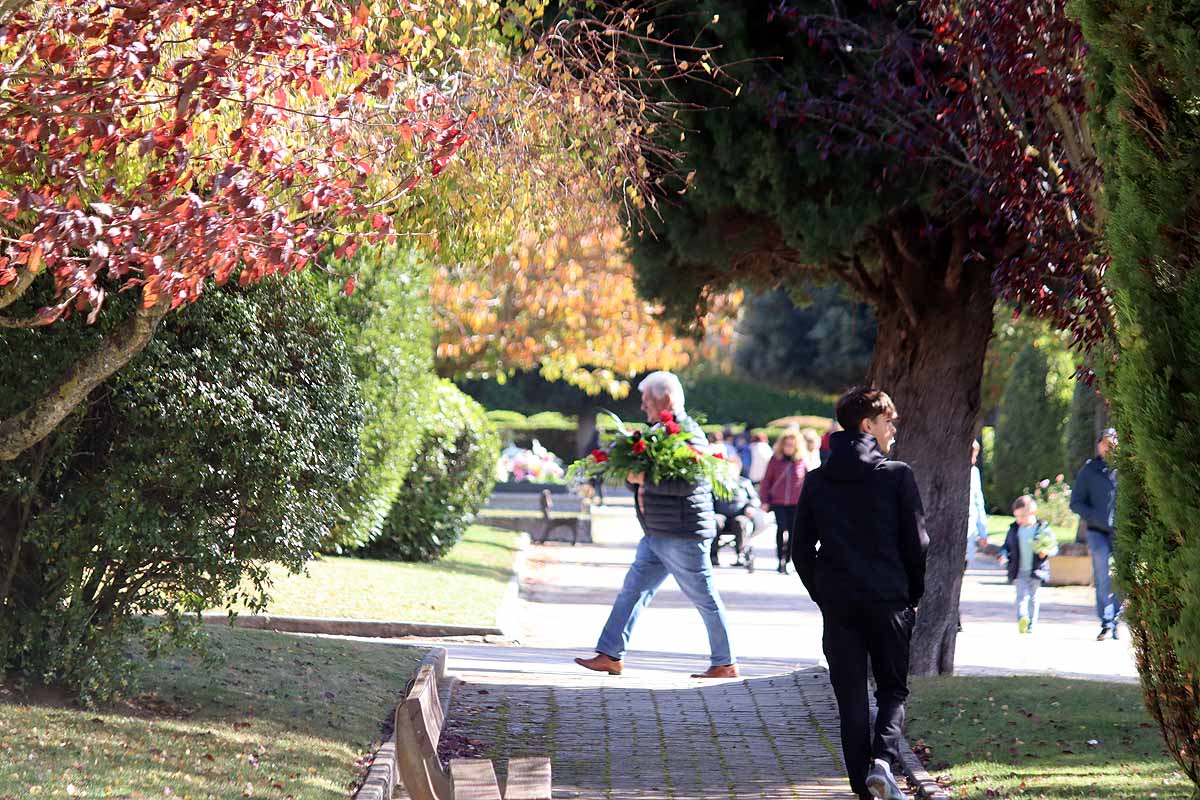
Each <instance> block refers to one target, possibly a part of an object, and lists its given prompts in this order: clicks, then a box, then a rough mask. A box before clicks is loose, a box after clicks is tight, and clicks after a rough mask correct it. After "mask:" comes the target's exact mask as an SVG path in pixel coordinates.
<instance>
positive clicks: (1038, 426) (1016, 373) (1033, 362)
mask: <svg viewBox="0 0 1200 800" xmlns="http://www.w3.org/2000/svg"><path fill="white" fill-rule="evenodd" d="M1051 371H1052V364H1051V360H1050V359H1049V358H1048V357H1047V353H1046V350H1045V348H1042V347H1038V346H1037V345H1036V344H1034V343H1030V344H1027V345H1026V346H1025V348H1024V349H1023V350H1021V353H1020V354H1019V355H1018V356H1017V361H1016V363H1015V364H1014V365H1013V370H1012V374H1011V375H1010V376H1009V379H1008V384H1007V385H1006V386H1005V388H1004V396H1003V398H1002V399H1001V401H1000V419H999V422H998V424H997V425H996V444H995V455H994V456H993V459H992V475H991V483H992V486H994V487H995V496H994V497H993V502H995V503H997V504H999V505H1000V506H1002V507H1005V508H1007V507H1008V506H1009V504H1010V503H1012V501H1013V500H1015V499H1016V498H1017V497H1018V496H1019V495H1021V494H1023V493H1024V492H1026V491H1027V490H1030V489H1032V488H1033V486H1034V485H1035V484H1036V483H1037V482H1038V481H1040V480H1042V479H1043V478H1049V479H1050V480H1054V477H1055V476H1056V475H1058V474H1059V473H1061V472H1062V471H1063V463H1064V460H1065V456H1064V455H1063V429H1064V426H1065V424H1066V417H1067V403H1066V401H1065V399H1064V398H1063V397H1062V396H1061V395H1060V394H1059V393H1058V392H1057V391H1056V390H1055V387H1054V384H1053V381H1052V379H1051Z"/></svg>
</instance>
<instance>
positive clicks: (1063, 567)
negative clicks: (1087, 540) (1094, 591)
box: [1048, 548, 1092, 586]
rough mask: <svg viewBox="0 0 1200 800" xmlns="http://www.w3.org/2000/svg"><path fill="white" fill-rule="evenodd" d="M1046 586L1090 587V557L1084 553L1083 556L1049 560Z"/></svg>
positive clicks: (1056, 557)
mask: <svg viewBox="0 0 1200 800" xmlns="http://www.w3.org/2000/svg"><path fill="white" fill-rule="evenodd" d="M1085 550H1086V548H1085ZM1048 585H1049V586H1091V585H1092V557H1091V556H1089V555H1087V554H1086V552H1085V554H1084V555H1072V554H1066V555H1057V556H1053V557H1052V558H1051V559H1050V583H1049V584H1048Z"/></svg>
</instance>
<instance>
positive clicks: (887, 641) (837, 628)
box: [822, 602, 916, 796]
mask: <svg viewBox="0 0 1200 800" xmlns="http://www.w3.org/2000/svg"><path fill="white" fill-rule="evenodd" d="M822 614H823V616H824V618H825V638H824V642H823V644H824V648H825V659H826V660H827V661H828V662H829V680H830V682H832V683H833V693H834V695H835V696H836V697H837V704H838V715H839V716H840V717H841V720H842V754H843V755H844V756H845V759H846V771H847V773H849V776H850V788H851V789H852V790H854V792H855V793H857V794H858V795H859V796H865V795H866V794H867V784H866V780H867V770H869V769H870V767H871V762H872V760H873V759H876V758H881V759H883V760H884V761H887V762H888V763H890V764H892V765H896V764H899V763H900V747H901V743H900V742H901V736H902V734H903V728H904V701H905V700H907V699H908V653H909V642H910V641H911V639H912V631H913V624H914V623H915V622H916V612H914V611H913V610H912V609H910V608H903V607H894V606H893V607H888V606H883V607H879V606H861V605H859V604H856V603H853V602H849V603H844V604H842V605H840V606H839V607H837V608H833V607H830V608H828V609H825V608H823V609H822ZM868 656H870V659H871V670H872V672H873V673H874V675H875V704H876V706H877V708H878V714H877V716H876V718H875V730H874V732H873V734H872V730H871V711H870V706H869V704H868V702H867V657H868Z"/></svg>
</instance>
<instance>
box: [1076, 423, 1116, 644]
mask: <svg viewBox="0 0 1200 800" xmlns="http://www.w3.org/2000/svg"><path fill="white" fill-rule="evenodd" d="M1116 449H1117V431H1116V429H1115V428H1106V429H1105V430H1104V432H1103V433H1101V434H1100V441H1099V442H1097V443H1096V457H1095V458H1093V459H1090V460H1089V461H1088V462H1087V463H1086V464H1084V465H1083V469H1081V470H1079V474H1078V475H1076V476H1075V486H1074V487H1072V489H1071V510H1072V511H1074V512H1075V513H1076V514H1078V515H1079V516H1080V517H1081V518H1082V519H1083V523H1084V524H1085V525H1087V544H1088V552H1089V553H1091V555H1092V577H1093V578H1094V579H1095V580H1094V583H1095V585H1096V616H1098V617H1099V618H1100V633H1099V635H1098V636H1096V641H1098V642H1102V641H1104V640H1105V639H1107V638H1108V637H1109V636H1112V638H1114V639H1116V638H1117V623H1118V622H1119V621H1120V618H1121V596H1120V595H1119V594H1118V593H1117V592H1116V591H1114V590H1113V585H1112V575H1111V569H1112V567H1111V565H1110V562H1111V561H1112V553H1113V539H1114V538H1115V537H1116V528H1115V527H1114V523H1115V518H1116V513H1117V471H1116V470H1115V469H1113V468H1112V467H1111V466H1110V465H1109V463H1108V459H1109V458H1110V457H1111V455H1112V453H1113V451H1114V450H1116Z"/></svg>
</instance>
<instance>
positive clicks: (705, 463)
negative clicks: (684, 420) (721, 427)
mask: <svg viewBox="0 0 1200 800" xmlns="http://www.w3.org/2000/svg"><path fill="white" fill-rule="evenodd" d="M609 416H611V417H612V418H613V420H615V421H616V423H617V433H616V435H615V436H614V437H613V440H612V441H611V442H609V443H608V445H607V446H606V447H604V448H602V449H597V450H593V451H592V452H591V453H590V454H588V456H587V457H586V458H581V459H579V460H578V461H576V462H575V463H574V464H572V465H571V466H570V468H569V469H568V470H567V477H568V479H571V480H575V481H580V480H593V479H596V478H600V479H601V480H605V481H614V482H615V481H624V480H625V479H626V478H628V477H629V476H630V475H632V474H634V473H638V472H640V473H642V474H644V475H645V476H646V482H647V483H662V482H663V481H667V480H683V481H687V482H689V483H700V482H701V481H705V480H707V481H708V482H709V483H710V484H712V488H713V493H714V494H716V495H717V496H718V497H721V498H729V497H732V496H733V493H734V491H735V490H736V489H737V485H738V471H737V469H736V468H735V467H734V465H733V464H732V463H730V462H729V461H727V460H725V456H724V454H723V453H707V452H704V451H702V450H700V449H698V448H696V447H695V446H693V445H692V443H691V438H692V435H691V434H690V433H688V432H687V431H685V430H683V429H682V428H680V426H679V423H678V422H676V421H675V415H674V414H672V413H671V412H670V411H664V412H662V414H661V415H659V421H658V423H657V424H656V425H653V426H652V427H651V428H650V429H649V430H646V431H640V430H630V429H628V428H626V427H625V423H623V422H621V420H620V418H619V417H617V416H616V415H615V414H609Z"/></svg>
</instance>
